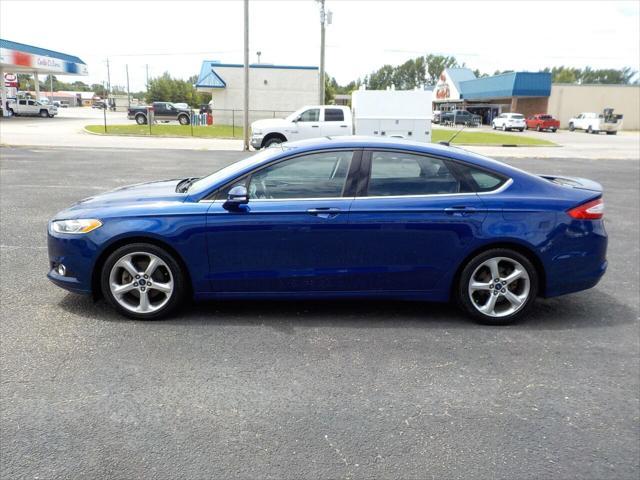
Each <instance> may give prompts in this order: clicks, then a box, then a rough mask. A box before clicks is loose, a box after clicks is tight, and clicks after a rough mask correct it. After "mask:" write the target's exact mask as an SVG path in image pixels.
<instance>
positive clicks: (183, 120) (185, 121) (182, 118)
mask: <svg viewBox="0 0 640 480" xmlns="http://www.w3.org/2000/svg"><path fill="white" fill-rule="evenodd" d="M178 123H179V124H180V125H189V123H190V122H189V116H188V115H180V116H179V117H178Z"/></svg>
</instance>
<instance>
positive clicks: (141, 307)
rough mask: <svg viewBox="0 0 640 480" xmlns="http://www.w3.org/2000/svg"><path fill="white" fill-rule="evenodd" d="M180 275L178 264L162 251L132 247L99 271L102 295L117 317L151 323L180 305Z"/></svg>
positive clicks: (114, 255)
mask: <svg viewBox="0 0 640 480" xmlns="http://www.w3.org/2000/svg"><path fill="white" fill-rule="evenodd" d="M184 275H185V274H184V272H183V271H182V268H181V267H180V265H179V264H178V262H177V261H176V260H175V259H174V258H173V257H172V256H171V255H170V254H169V253H168V252H166V251H165V250H164V249H162V248H160V247H157V246H155V245H152V244H147V243H134V244H131V245H125V246H124V247H121V248H119V249H117V250H116V251H115V252H113V253H112V254H111V255H109V257H108V258H107V260H106V262H105V263H104V266H103V268H102V275H101V285H102V293H103V295H104V297H105V298H106V299H107V300H108V301H109V303H111V304H112V305H113V306H114V307H115V308H116V310H118V311H119V312H120V313H121V314H123V315H125V316H127V317H129V318H134V319H138V320H155V319H158V318H160V317H163V316H166V315H168V314H169V313H171V312H172V311H173V310H175V309H176V308H177V307H178V306H179V305H180V304H181V303H182V300H183V297H184V294H185V290H186V285H185V277H184Z"/></svg>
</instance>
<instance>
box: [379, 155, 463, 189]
mask: <svg viewBox="0 0 640 480" xmlns="http://www.w3.org/2000/svg"><path fill="white" fill-rule="evenodd" d="M459 191H460V182H458V180H457V179H456V178H455V177H454V176H453V174H452V172H451V171H450V170H449V168H448V166H447V165H446V164H445V162H444V161H443V160H440V159H438V158H432V157H426V156H423V155H414V154H411V153H398V152H372V155H371V175H370V178H369V185H368V188H367V196H369V197H384V196H400V195H403V196H404V195H436V194H444V193H458V192H459Z"/></svg>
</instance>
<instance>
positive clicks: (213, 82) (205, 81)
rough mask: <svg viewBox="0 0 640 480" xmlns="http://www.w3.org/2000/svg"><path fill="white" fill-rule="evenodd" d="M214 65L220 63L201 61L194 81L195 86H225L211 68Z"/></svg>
mask: <svg viewBox="0 0 640 480" xmlns="http://www.w3.org/2000/svg"><path fill="white" fill-rule="evenodd" d="M214 66H216V67H218V66H220V64H218V63H216V62H209V61H205V62H202V67H200V75H199V76H198V81H197V82H196V88H198V87H204V88H225V87H226V86H227V84H226V83H225V81H224V80H223V79H222V78H221V77H220V75H218V74H217V73H216V72H215V71H214V70H213V67H214Z"/></svg>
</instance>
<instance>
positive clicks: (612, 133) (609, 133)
mask: <svg viewBox="0 0 640 480" xmlns="http://www.w3.org/2000/svg"><path fill="white" fill-rule="evenodd" d="M617 134H618V132H607V135H617Z"/></svg>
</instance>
